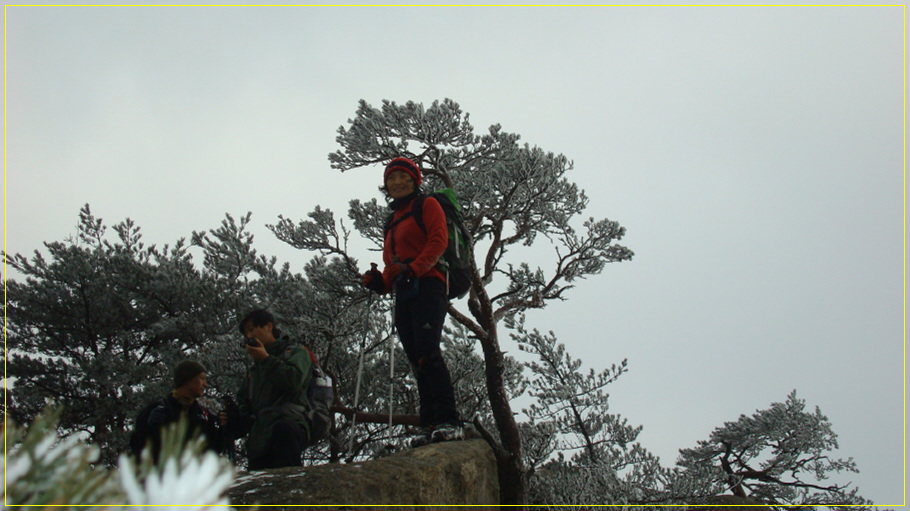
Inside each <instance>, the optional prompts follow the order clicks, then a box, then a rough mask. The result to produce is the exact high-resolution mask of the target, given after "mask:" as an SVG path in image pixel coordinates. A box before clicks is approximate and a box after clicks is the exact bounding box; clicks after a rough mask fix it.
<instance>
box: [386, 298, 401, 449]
mask: <svg viewBox="0 0 910 511" xmlns="http://www.w3.org/2000/svg"><path fill="white" fill-rule="evenodd" d="M395 308H396V300H395V297H394V296H393V297H392V333H393V334H395V333H398V329H397V328H395V312H396V311H395ZM394 389H395V336H394V335H390V336H389V434H388V440H387V441H388V445H389V446H391V445H392V395H393V392H394Z"/></svg>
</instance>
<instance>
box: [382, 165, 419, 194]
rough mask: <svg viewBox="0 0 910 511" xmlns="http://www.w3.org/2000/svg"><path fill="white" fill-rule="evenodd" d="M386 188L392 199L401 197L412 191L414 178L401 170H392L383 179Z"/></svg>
mask: <svg viewBox="0 0 910 511" xmlns="http://www.w3.org/2000/svg"><path fill="white" fill-rule="evenodd" d="M385 187H386V190H388V191H389V196H390V197H392V198H393V199H401V198H403V197H407V196H408V195H411V194H412V193H414V189H415V188H414V178H412V177H411V176H410V175H408V173H407V172H405V171H403V170H393V171H392V172H389V176H388V177H387V178H386V180H385Z"/></svg>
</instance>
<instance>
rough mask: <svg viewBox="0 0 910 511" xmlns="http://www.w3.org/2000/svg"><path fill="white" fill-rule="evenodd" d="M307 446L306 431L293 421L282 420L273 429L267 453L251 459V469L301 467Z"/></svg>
mask: <svg viewBox="0 0 910 511" xmlns="http://www.w3.org/2000/svg"><path fill="white" fill-rule="evenodd" d="M306 446H307V436H306V431H304V429H303V428H302V427H300V425H299V424H297V423H295V422H293V421H290V420H287V419H281V420H279V421H278V422H276V423H275V426H274V427H273V428H272V436H271V437H269V445H268V448H267V449H266V451H265V453H263V454H262V455H261V456H258V457H256V458H251V459H250V466H249V469H250V470H262V469H266V468H281V467H299V466H301V463H302V460H301V457H302V456H303V450H304V449H306Z"/></svg>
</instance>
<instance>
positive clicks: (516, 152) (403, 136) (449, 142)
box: [273, 99, 632, 504]
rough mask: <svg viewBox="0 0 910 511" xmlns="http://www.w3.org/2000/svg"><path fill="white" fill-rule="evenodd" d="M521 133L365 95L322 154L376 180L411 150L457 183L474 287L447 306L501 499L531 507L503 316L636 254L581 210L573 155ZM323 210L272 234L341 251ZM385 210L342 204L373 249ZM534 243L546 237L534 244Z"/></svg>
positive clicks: (442, 180) (431, 180) (429, 168)
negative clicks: (477, 363) (475, 390)
mask: <svg viewBox="0 0 910 511" xmlns="http://www.w3.org/2000/svg"><path fill="white" fill-rule="evenodd" d="M519 138H520V137H519V136H518V135H516V134H510V133H506V132H504V131H502V129H501V127H500V126H499V125H494V126H491V127H490V128H489V130H488V131H487V133H485V134H480V135H478V134H475V133H474V128H473V126H472V125H471V124H470V122H469V118H468V114H466V113H464V112H462V110H461V108H460V107H459V106H458V104H457V103H455V102H454V101H451V100H449V99H446V100H444V101H441V102H439V101H436V102H434V103H433V104H432V105H431V106H429V107H424V106H423V105H422V104H419V103H414V102H407V103H405V104H401V105H399V104H396V103H394V102H391V101H383V104H382V107H381V108H374V107H372V106H370V105H369V104H368V103H366V102H365V101H361V102H360V104H359V107H358V108H357V112H356V116H355V117H354V119H352V120H350V121H349V126H348V127H341V128H339V130H338V137H337V138H336V140H337V141H338V143H339V145H340V146H341V149H339V150H338V151H337V152H335V153H332V154H330V155H329V160H330V162H331V165H332V168H334V169H336V170H340V171H342V172H346V171H352V170H354V169H361V168H367V169H368V170H371V171H372V172H373V173H374V174H373V175H374V176H377V177H376V180H377V186H378V185H379V184H380V179H379V178H378V176H379V173H378V170H377V167H381V165H383V164H385V163H387V162H388V161H389V160H391V159H392V158H394V157H396V156H407V157H410V158H412V159H413V160H414V161H416V162H418V163H419V164H420V166H421V169H422V170H423V172H424V175H425V177H426V181H427V187H428V188H433V187H438V188H442V187H453V188H454V189H455V191H456V194H457V196H458V200H459V202H460V204H461V205H462V207H463V210H464V211H463V213H464V216H465V219H466V223H467V226H468V229H469V230H470V232H471V233H472V235H473V237H474V240H475V252H474V257H475V259H474V263H475V264H474V276H473V285H472V287H471V291H470V295H469V296H468V298H467V300H466V302H465V303H453V304H452V305H451V306H450V308H449V315H450V317H451V318H452V319H453V320H454V321H455V322H456V323H458V324H459V325H461V326H462V327H463V328H464V329H465V330H466V331H467V332H469V333H470V335H471V336H472V337H474V338H476V339H477V340H478V342H479V344H480V347H481V351H482V353H483V360H484V379H485V386H486V395H487V399H488V401H489V405H490V410H491V412H492V417H493V422H494V424H495V429H496V432H497V438H496V441H495V442H494V443H495V444H496V448H495V449H494V450H495V453H496V456H497V460H498V463H499V466H500V478H501V480H500V488H501V489H502V501H503V503H506V504H525V503H527V499H528V489H527V480H526V474H527V467H525V466H524V456H523V453H522V441H521V434H520V431H519V427H518V424H517V422H516V420H515V416H514V413H513V410H512V408H511V405H510V402H509V401H510V398H511V392H510V390H509V388H508V387H509V384H510V380H511V379H513V377H512V376H510V375H509V374H508V370H507V369H508V362H507V359H506V357H505V356H504V355H503V350H502V348H501V345H500V332H499V328H500V326H501V323H502V321H503V320H504V319H506V318H509V317H511V316H514V315H515V314H517V313H520V312H522V311H526V310H529V309H535V308H543V307H545V306H546V304H547V303H548V302H550V301H552V300H561V299H565V298H566V293H567V292H568V291H569V290H570V289H571V288H572V287H573V286H574V283H575V282H576V281H577V280H578V279H582V278H585V277H587V276H591V275H594V274H597V273H599V272H600V271H602V270H603V268H604V266H605V265H606V264H607V263H611V262H618V261H625V260H629V259H631V257H632V252H631V251H630V250H628V249H627V248H625V247H623V246H621V245H619V244H618V243H617V241H618V240H619V239H621V238H622V236H623V234H624V229H623V228H622V227H621V226H620V225H619V224H618V223H616V222H613V221H610V220H595V219H593V218H588V219H584V218H580V216H581V215H582V213H583V212H584V210H585V209H586V207H587V205H588V197H587V196H586V195H585V194H584V192H583V191H582V190H580V189H579V188H578V187H577V186H576V185H575V184H574V183H572V182H571V181H570V180H569V179H568V178H567V177H566V176H567V174H568V172H569V171H570V170H571V169H572V163H571V162H570V161H569V160H568V159H567V158H566V157H565V156H562V155H556V154H553V153H549V152H546V151H544V150H542V149H540V148H538V147H531V146H529V145H527V144H524V145H521V144H519ZM329 213H330V212H326V211H324V210H321V209H319V208H317V209H316V210H315V211H314V212H313V213H311V215H310V216H311V218H313V219H314V220H315V222H301V223H298V224H295V223H294V222H293V221H291V220H289V219H282V220H281V222H279V223H278V224H277V225H275V226H273V231H274V232H275V233H276V235H278V237H279V238H280V239H283V240H285V241H287V242H288V243H290V244H291V245H293V246H295V247H298V248H301V249H306V250H337V251H339V253H341V252H344V249H343V247H340V246H339V245H338V244H337V243H335V244H333V240H337V239H338V237H337V236H336V233H337V232H338V228H337V227H336V224H335V222H334V220H332V221H329V220H328V217H327V215H328V214H329ZM387 215H388V209H387V207H386V205H385V204H381V203H380V202H379V201H377V200H376V199H375V198H374V199H371V200H367V201H364V200H361V199H360V198H352V200H351V202H350V209H349V213H348V216H349V218H350V219H351V220H352V221H353V226H354V228H355V229H356V230H357V231H359V232H360V234H361V235H362V236H363V237H365V238H366V239H369V240H371V241H372V242H374V243H375V246H376V248H377V249H378V248H379V247H381V244H382V238H383V224H384V220H385V218H386V216H387ZM578 229H580V230H578ZM536 241H544V243H543V244H540V245H534V243H535V242H536ZM532 245H534V246H535V248H537V247H541V246H546V247H547V251H548V252H549V255H548V256H547V257H546V259H548V261H549V262H548V263H546V266H547V268H546V269H544V268H541V267H534V266H533V265H532V264H530V263H529V262H528V260H527V256H528V253H527V252H526V251H522V250H521V249H522V248H524V247H530V246H532ZM534 255H535V256H538V258H539V256H540V255H541V254H540V252H539V251H538V252H537V253H535V254H534ZM342 257H344V256H342ZM348 260H350V258H348ZM364 269H365V268H359V267H356V266H355V265H351V280H352V281H355V282H356V281H357V280H358V278H357V277H358V275H359V273H360V272H361V271H363V270H364Z"/></svg>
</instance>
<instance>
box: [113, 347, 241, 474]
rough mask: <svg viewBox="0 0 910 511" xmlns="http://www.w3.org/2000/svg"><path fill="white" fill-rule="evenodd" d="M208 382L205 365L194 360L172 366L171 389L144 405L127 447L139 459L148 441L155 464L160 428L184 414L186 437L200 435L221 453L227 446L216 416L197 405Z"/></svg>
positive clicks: (158, 452)
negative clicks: (165, 395) (172, 383)
mask: <svg viewBox="0 0 910 511" xmlns="http://www.w3.org/2000/svg"><path fill="white" fill-rule="evenodd" d="M206 385H207V381H206V373H205V368H204V367H203V366H202V364H200V363H198V362H195V361H193V360H184V361H183V362H180V363H179V364H177V366H176V367H175V368H174V390H173V391H172V392H171V394H170V395H168V396H167V397H164V398H162V399H159V400H157V401H154V402H152V403H150V404H149V405H148V406H146V407H145V408H144V409H143V410H142V412H140V413H139V416H138V417H137V419H136V424H135V428H134V430H133V433H132V435H131V436H130V450H131V451H132V452H133V454H135V455H136V457H137V458H139V457H140V456H141V454H142V450H143V449H144V448H145V446H146V444H147V443H148V442H151V447H152V451H151V454H152V460H153V461H154V462H155V463H157V462H158V457H159V455H160V453H161V431H162V430H163V429H164V427H165V426H167V425H169V424H172V423H175V422H177V420H178V419H180V416H181V415H184V416H186V418H187V421H188V426H189V427H188V428H187V431H186V439H185V441H188V440H189V439H190V438H192V437H193V435H196V434H202V435H204V437H205V442H206V447H207V448H208V449H211V450H212V451H215V452H219V453H220V452H222V451H223V450H224V447H225V445H226V442H225V441H224V440H225V439H224V438H223V435H222V432H221V429H220V427H219V422H218V418H217V416H216V415H215V414H213V413H211V412H210V411H209V410H207V409H206V408H205V407H204V406H202V405H201V404H199V402H198V401H197V399H198V398H200V397H202V395H203V393H204V392H205V387H206Z"/></svg>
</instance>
